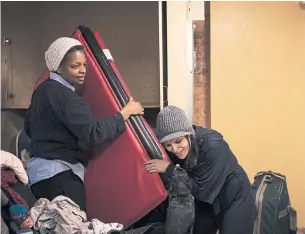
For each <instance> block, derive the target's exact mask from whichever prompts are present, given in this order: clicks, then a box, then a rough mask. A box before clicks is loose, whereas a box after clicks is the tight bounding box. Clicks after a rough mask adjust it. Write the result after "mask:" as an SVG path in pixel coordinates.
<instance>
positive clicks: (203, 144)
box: [165, 126, 240, 204]
mask: <svg viewBox="0 0 305 234" xmlns="http://www.w3.org/2000/svg"><path fill="white" fill-rule="evenodd" d="M194 130H195V133H196V137H195V139H194V142H193V144H192V146H191V148H192V149H193V152H191V155H190V154H189V155H188V157H192V158H191V159H188V160H193V161H195V163H194V165H191V167H190V168H187V166H186V165H185V161H179V160H177V157H176V156H175V155H173V154H172V153H169V157H170V158H171V160H172V161H173V164H176V163H180V164H182V165H181V166H182V167H184V169H186V171H187V172H188V174H189V178H190V181H191V183H192V194H193V196H194V197H195V198H196V199H197V200H200V201H203V202H207V203H210V204H213V202H214V200H215V198H216V197H217V196H218V194H219V192H220V190H221V189H222V187H223V186H224V184H225V182H226V180H227V178H228V177H229V176H230V174H232V173H234V172H236V171H237V170H238V169H239V168H240V166H239V164H238V161H237V159H236V157H235V155H234V154H233V152H232V151H231V149H230V147H229V145H228V144H227V142H226V141H225V140H224V139H223V136H222V135H221V134H220V133H219V132H217V131H215V130H211V129H206V128H202V127H199V126H194ZM194 147H195V148H196V150H194ZM173 164H170V166H169V167H168V168H167V170H166V172H165V177H166V178H167V179H169V178H170V177H171V174H172V171H173V169H174V165H173ZM191 164H192V163H191Z"/></svg>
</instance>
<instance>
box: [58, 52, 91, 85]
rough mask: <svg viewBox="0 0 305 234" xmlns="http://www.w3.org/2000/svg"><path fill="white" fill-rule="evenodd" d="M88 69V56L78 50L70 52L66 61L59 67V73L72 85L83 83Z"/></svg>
mask: <svg viewBox="0 0 305 234" xmlns="http://www.w3.org/2000/svg"><path fill="white" fill-rule="evenodd" d="M86 71H87V61H86V56H85V53H84V52H83V51H80V50H77V51H74V52H71V53H70V54H68V55H67V56H66V58H65V61H63V63H62V64H61V65H60V67H59V68H58V71H57V72H58V73H59V74H60V75H61V76H62V77H63V78H64V79H65V80H66V81H67V82H69V83H70V84H72V85H82V84H83V83H84V81H85V75H86Z"/></svg>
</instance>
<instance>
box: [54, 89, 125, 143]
mask: <svg viewBox="0 0 305 234" xmlns="http://www.w3.org/2000/svg"><path fill="white" fill-rule="evenodd" d="M62 95H63V96H62V97H60V98H59V99H57V98H54V97H52V98H50V100H49V102H50V103H51V106H52V108H53V109H54V111H55V112H56V115H57V116H58V118H59V121H60V122H62V124H63V125H64V126H65V127H66V128H68V129H69V130H70V131H71V132H72V133H73V134H74V135H75V136H76V137H77V138H78V140H79V145H80V146H81V147H82V148H88V147H91V146H94V145H97V144H100V143H102V142H105V141H107V140H112V139H114V138H115V137H117V136H118V135H120V134H121V133H122V132H124V131H125V129H126V125H125V120H124V118H123V116H122V114H121V113H119V112H118V113H116V114H114V115H113V116H110V117H108V118H106V119H104V120H96V119H95V117H94V116H93V114H92V113H91V111H90V110H89V108H88V107H87V105H86V104H85V103H84V102H83V100H82V99H81V98H80V97H79V96H78V95H77V94H75V93H71V92H62Z"/></svg>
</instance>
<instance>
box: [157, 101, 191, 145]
mask: <svg viewBox="0 0 305 234" xmlns="http://www.w3.org/2000/svg"><path fill="white" fill-rule="evenodd" d="M156 125H157V129H156V133H157V137H158V139H159V141H160V142H161V143H163V142H165V141H168V140H172V139H175V138H177V137H181V136H189V135H195V131H194V129H193V127H192V124H191V122H190V121H189V120H188V118H187V116H186V114H185V112H184V111H183V110H182V109H180V108H179V107H176V106H167V107H165V108H163V109H162V110H161V111H160V113H159V114H158V116H157V123H156Z"/></svg>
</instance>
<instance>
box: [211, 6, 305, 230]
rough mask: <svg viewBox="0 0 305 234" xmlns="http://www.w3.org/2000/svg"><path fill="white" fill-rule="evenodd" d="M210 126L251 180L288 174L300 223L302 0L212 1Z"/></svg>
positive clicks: (304, 185) (304, 186) (303, 217)
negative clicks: (266, 173) (270, 172)
mask: <svg viewBox="0 0 305 234" xmlns="http://www.w3.org/2000/svg"><path fill="white" fill-rule="evenodd" d="M211 124H212V128H215V129H218V130H220V131H221V132H222V133H223V134H224V136H225V138H226V139H227V140H228V142H229V144H230V145H231V146H232V148H233V151H234V152H235V153H236V155H237V157H238V159H239V161H240V163H241V164H242V165H243V166H244V168H245V169H246V171H247V173H248V175H249V177H250V178H251V180H252V179H253V176H254V175H255V173H256V172H257V171H260V170H273V171H276V172H280V173H283V174H285V175H286V176H287V180H288V188H289V192H290V196H291V200H292V205H293V207H295V208H296V209H297V211H298V225H299V226H305V10H302V9H301V8H300V6H299V2H211Z"/></svg>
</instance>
